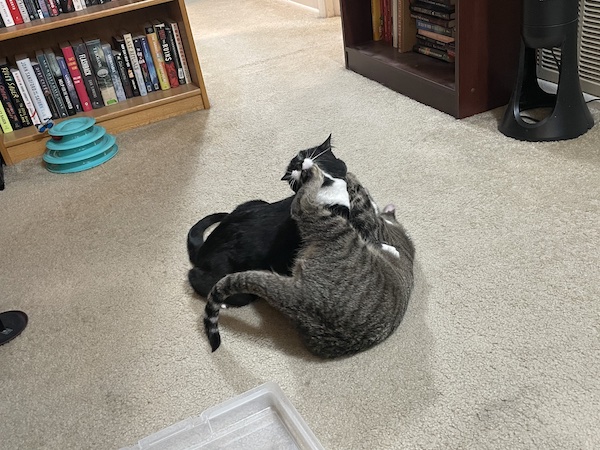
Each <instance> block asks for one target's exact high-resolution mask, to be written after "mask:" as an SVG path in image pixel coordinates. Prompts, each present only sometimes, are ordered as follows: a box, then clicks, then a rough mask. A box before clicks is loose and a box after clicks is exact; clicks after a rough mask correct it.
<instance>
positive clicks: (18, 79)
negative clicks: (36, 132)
mask: <svg viewBox="0 0 600 450" xmlns="http://www.w3.org/2000/svg"><path fill="white" fill-rule="evenodd" d="M10 73H11V74H12V76H13V78H14V80H15V83H16V84H17V88H18V89H19V92H20V94H21V97H23V103H24V104H25V108H27V113H28V114H29V118H30V119H31V123H33V125H40V123H41V121H40V117H39V115H38V113H37V111H36V109H35V105H34V104H33V100H32V99H31V96H30V95H29V92H28V91H27V86H26V85H25V80H24V79H23V75H21V72H19V69H16V68H14V67H11V68H10Z"/></svg>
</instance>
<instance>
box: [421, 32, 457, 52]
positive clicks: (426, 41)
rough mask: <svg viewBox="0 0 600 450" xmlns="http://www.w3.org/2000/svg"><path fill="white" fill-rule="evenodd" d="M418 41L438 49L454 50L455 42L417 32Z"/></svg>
mask: <svg viewBox="0 0 600 450" xmlns="http://www.w3.org/2000/svg"><path fill="white" fill-rule="evenodd" d="M417 43H418V44H420V45H424V46H426V47H431V48H436V49H438V50H444V51H449V50H454V42H441V41H438V40H436V39H432V38H430V37H427V36H423V35H421V34H417Z"/></svg>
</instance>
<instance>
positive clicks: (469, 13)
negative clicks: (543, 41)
mask: <svg viewBox="0 0 600 450" xmlns="http://www.w3.org/2000/svg"><path fill="white" fill-rule="evenodd" d="M521 4H522V0H503V1H497V0H456V12H457V14H456V16H457V24H456V62H455V63H453V64H450V63H446V62H444V61H439V60H437V59H435V58H432V57H429V56H425V55H421V54H418V53H415V52H407V53H399V52H398V50H397V49H396V48H394V47H392V46H391V44H386V43H383V42H382V41H377V42H374V41H373V40H372V39H373V38H372V36H373V28H372V21H371V0H340V7H341V15H342V30H343V38H344V39H343V40H344V50H345V57H346V67H347V68H348V69H350V70H353V71H355V72H357V73H359V74H361V75H363V76H365V77H367V78H370V79H372V80H375V81H378V82H379V83H381V84H383V85H385V86H387V87H389V88H391V89H393V90H395V91H397V92H399V93H401V94H403V95H406V96H408V97H411V98H413V99H415V100H417V101H419V102H421V103H424V104H426V105H429V106H432V107H434V108H436V109H439V110H440V111H444V112H446V113H448V114H450V115H452V116H454V117H456V118H464V117H468V116H471V115H473V114H477V113H480V112H483V111H487V110H490V109H493V108H496V107H498V106H502V105H505V104H507V103H508V100H509V99H510V95H511V93H512V90H513V89H514V86H515V82H516V75H517V68H518V54H519V44H520V36H521Z"/></svg>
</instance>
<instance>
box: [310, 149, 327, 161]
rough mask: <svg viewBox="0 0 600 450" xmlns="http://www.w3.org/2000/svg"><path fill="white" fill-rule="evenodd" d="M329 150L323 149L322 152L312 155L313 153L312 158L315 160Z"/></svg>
mask: <svg viewBox="0 0 600 450" xmlns="http://www.w3.org/2000/svg"><path fill="white" fill-rule="evenodd" d="M328 151H329V149H326V150H323V151H322V152H321V153H319V154H318V155H317V156H312V155H311V156H310V159H312V160H313V161H315V160H316V159H317V158H318V157H319V156H321V155H322V154H324V153H327V152H328ZM315 153H316V151H315ZM313 155H314V153H313Z"/></svg>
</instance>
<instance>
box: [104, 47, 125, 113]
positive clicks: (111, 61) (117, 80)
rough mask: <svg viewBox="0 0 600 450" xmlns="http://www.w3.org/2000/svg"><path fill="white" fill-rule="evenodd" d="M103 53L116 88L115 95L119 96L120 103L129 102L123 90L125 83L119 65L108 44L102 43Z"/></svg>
mask: <svg viewBox="0 0 600 450" xmlns="http://www.w3.org/2000/svg"><path fill="white" fill-rule="evenodd" d="M100 44H101V45H102V51H103V52H104V59H105V60H106V65H107V66H108V71H109V73H110V77H111V79H112V83H113V87H114V88H115V94H117V100H118V101H120V102H124V101H125V100H127V97H126V96H125V90H124V89H123V83H122V82H121V76H120V75H119V70H118V68H117V63H116V62H115V57H114V56H113V50H112V48H111V46H110V44H108V43H107V42H101V43H100Z"/></svg>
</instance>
